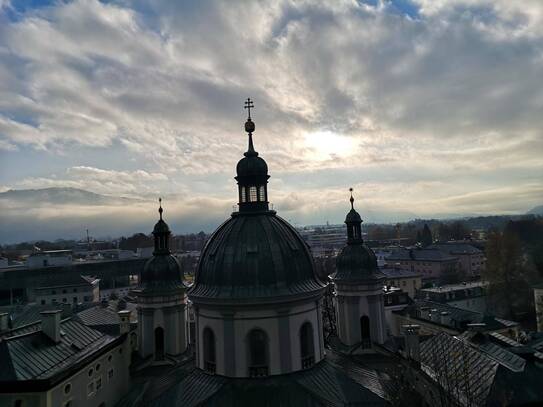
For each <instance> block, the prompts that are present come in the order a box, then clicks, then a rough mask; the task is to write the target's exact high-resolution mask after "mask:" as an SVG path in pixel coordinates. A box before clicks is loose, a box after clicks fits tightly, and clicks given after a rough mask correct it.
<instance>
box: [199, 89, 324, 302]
mask: <svg viewBox="0 0 543 407" xmlns="http://www.w3.org/2000/svg"><path fill="white" fill-rule="evenodd" d="M246 107H247V108H249V112H250V108H251V107H253V106H252V102H251V100H250V99H249V100H248V101H247V103H246ZM254 129H255V125H254V122H253V121H252V120H251V116H250V113H249V117H248V119H247V122H246V123H245V131H247V133H248V136H249V145H248V148H247V151H246V152H245V153H244V154H243V155H244V157H243V158H242V159H241V160H240V161H239V162H238V165H237V168H236V171H237V176H236V180H237V182H238V192H239V203H238V205H239V212H235V213H233V214H232V217H231V218H230V219H228V220H227V221H226V222H224V223H223V224H222V225H221V226H219V228H218V229H217V230H216V231H215V232H214V233H213V235H212V236H211V238H210V239H209V241H208V243H207V244H206V246H205V248H204V250H203V251H202V254H201V256H200V261H199V263H198V269H197V272H196V280H195V283H194V286H193V287H192V288H191V290H190V296H191V298H193V299H199V298H202V299H203V298H205V299H209V300H212V299H217V300H221V301H223V302H225V301H227V300H232V301H238V302H240V301H241V302H245V303H247V302H250V301H257V302H259V301H266V302H273V301H274V300H275V299H280V298H284V297H288V296H291V295H296V296H300V295H301V294H307V295H310V294H312V293H317V292H320V291H321V290H322V289H323V288H324V287H325V283H323V282H321V281H320V280H319V279H318V277H317V275H316V272H315V268H314V264H313V257H312V256H311V253H310V251H309V247H308V246H307V244H306V243H305V241H304V240H303V239H302V237H301V236H300V235H299V234H298V232H297V231H296V230H295V229H294V228H293V227H292V226H291V225H289V223H288V222H286V221H285V220H284V219H282V218H280V217H279V216H277V215H276V213H275V211H270V210H269V208H268V190H267V183H268V179H269V175H268V165H267V164H266V161H264V160H263V159H262V158H260V157H259V156H258V152H256V151H255V149H254V146H253V138H252V132H253V131H254Z"/></svg>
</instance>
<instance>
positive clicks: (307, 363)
mask: <svg viewBox="0 0 543 407" xmlns="http://www.w3.org/2000/svg"><path fill="white" fill-rule="evenodd" d="M314 364H315V356H314V355H309V356H304V357H303V358H302V369H309V368H310V367H311V366H313V365H314Z"/></svg>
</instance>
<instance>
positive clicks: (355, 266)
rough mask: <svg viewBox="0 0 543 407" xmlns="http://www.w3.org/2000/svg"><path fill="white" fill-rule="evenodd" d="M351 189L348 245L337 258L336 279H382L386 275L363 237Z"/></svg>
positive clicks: (341, 280)
mask: <svg viewBox="0 0 543 407" xmlns="http://www.w3.org/2000/svg"><path fill="white" fill-rule="evenodd" d="M350 191H351V198H350V202H351V210H350V211H349V213H347V216H346V218H345V224H346V225H347V245H346V246H345V247H344V248H343V249H342V250H341V253H340V254H339V255H338V256H337V258H336V270H337V271H336V275H335V277H334V281H337V282H348V281H353V282H356V281H361V280H368V279H373V280H375V279H377V280H380V279H382V278H384V275H383V274H382V273H381V272H380V271H379V268H378V266H377V258H376V257H375V254H374V253H373V251H372V250H371V249H370V248H369V247H367V246H366V245H365V244H364V240H363V239H362V217H361V216H360V214H359V213H358V212H357V211H356V210H355V209H354V198H353V195H352V192H353V189H352V188H350Z"/></svg>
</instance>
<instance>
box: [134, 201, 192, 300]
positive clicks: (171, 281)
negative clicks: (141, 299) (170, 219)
mask: <svg viewBox="0 0 543 407" xmlns="http://www.w3.org/2000/svg"><path fill="white" fill-rule="evenodd" d="M159 202H160V207H159V209H158V212H159V215H160V219H159V220H158V222H157V223H156V224H155V227H154V229H153V236H154V239H155V250H154V251H153V257H151V258H150V259H149V260H147V262H146V263H145V266H144V268H143V271H142V273H141V276H140V288H142V289H146V290H149V289H164V288H185V285H184V283H183V271H182V269H181V265H180V264H179V261H178V260H177V259H176V258H175V257H174V256H173V255H172V254H171V252H170V235H171V232H170V228H169V227H168V224H167V223H166V222H164V219H162V213H163V209H162V199H159Z"/></svg>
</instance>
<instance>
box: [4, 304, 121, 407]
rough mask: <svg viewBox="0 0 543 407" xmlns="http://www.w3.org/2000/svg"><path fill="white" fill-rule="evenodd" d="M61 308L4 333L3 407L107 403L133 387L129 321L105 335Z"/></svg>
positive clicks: (109, 403)
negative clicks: (114, 332)
mask: <svg viewBox="0 0 543 407" xmlns="http://www.w3.org/2000/svg"><path fill="white" fill-rule="evenodd" d="M121 312H122V311H121ZM61 313H62V311H61V310H49V311H42V312H41V315H40V321H37V322H34V323H31V324H28V325H23V326H21V327H19V328H16V329H12V330H9V331H7V332H6V331H4V332H2V333H1V334H0V366H2V368H1V369H0V405H1V406H9V407H11V406H13V407H34V406H36V407H37V406H40V407H41V406H43V407H73V406H102V407H103V406H106V405H107V406H111V405H115V403H117V401H118V400H119V399H120V398H121V397H122V396H123V395H124V394H126V393H127V392H128V390H129V385H130V373H129V366H130V360H131V348H130V343H129V341H128V340H127V338H128V333H129V330H130V325H129V324H127V323H125V322H123V323H122V324H120V326H119V330H118V334H115V335H111V334H105V333H103V332H101V331H99V330H97V329H92V328H90V327H88V326H86V325H85V324H83V323H81V322H79V321H78V320H77V319H75V318H72V317H69V318H65V319H62V318H61Z"/></svg>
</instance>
